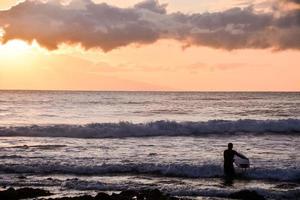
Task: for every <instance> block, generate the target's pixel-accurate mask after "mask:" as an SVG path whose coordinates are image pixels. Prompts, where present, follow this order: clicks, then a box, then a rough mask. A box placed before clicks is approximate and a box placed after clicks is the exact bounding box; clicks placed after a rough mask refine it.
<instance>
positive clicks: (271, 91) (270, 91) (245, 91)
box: [0, 89, 300, 93]
mask: <svg viewBox="0 0 300 200" xmlns="http://www.w3.org/2000/svg"><path fill="white" fill-rule="evenodd" d="M2 91H28V92H170V93H172V92H178V93H180V92H182V93H184V92H190V93H193V92H195V93H197V92H203V93H209V92H211V93H213V92H216V93H217V92H228V93H230V92H232V93H233V92H244V93H247V92H249V93H254V92H256V93H260V92H261V93H284V92H286V93H300V90H73V89H0V92H2Z"/></svg>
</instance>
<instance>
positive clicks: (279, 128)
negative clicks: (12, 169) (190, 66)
mask: <svg viewBox="0 0 300 200" xmlns="http://www.w3.org/2000/svg"><path fill="white" fill-rule="evenodd" d="M238 133H255V134H263V133H272V134H297V135H298V134H299V133H300V119H284V120H250V119H248V120H237V121H227V120H212V121H207V122H175V121H155V122H149V123H139V124H134V123H130V122H120V123H94V124H87V125H45V126H37V125H32V126H22V127H20V126H18V127H0V136H31V137H72V138H107V137H110V138H114V137H117V138H121V137H147V136H191V135H193V136H201V135H207V134H218V135H225V134H238Z"/></svg>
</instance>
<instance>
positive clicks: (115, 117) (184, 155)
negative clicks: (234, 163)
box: [0, 91, 300, 200]
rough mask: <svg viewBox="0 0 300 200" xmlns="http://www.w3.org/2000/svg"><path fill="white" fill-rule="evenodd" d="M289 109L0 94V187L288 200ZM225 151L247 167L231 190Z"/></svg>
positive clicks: (281, 104)
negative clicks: (248, 194)
mask: <svg viewBox="0 0 300 200" xmlns="http://www.w3.org/2000/svg"><path fill="white" fill-rule="evenodd" d="M299 108H300V93H222V92H221V93H176V92H175V93H155V94H153V93H151V92H148V93H139V92H130V93H126V92H122V93H118V92H113V93H109V92H85V93H80V92H79V93H78V92H48V93H47V92H33V91H25V92H13V91H11V92H5V91H0V136H1V137H0V161H1V163H0V186H1V187H14V188H22V187H29V188H42V189H47V190H49V191H51V192H52V193H55V194H57V195H64V196H70V195H75V196H77V195H82V194H90V195H91V194H92V195H96V193H97V192H99V191H106V192H114V191H126V190H141V189H159V190H160V191H162V192H164V193H168V194H171V195H172V196H188V197H191V198H194V199H197V198H198V199H218V198H221V199H224V198H225V199H226V198H227V197H228V195H229V194H232V193H234V192H239V191H242V190H245V189H247V190H251V191H255V192H256V193H258V194H260V195H262V196H264V197H265V198H266V199H275V200H277V199H278V200H279V199H280V200H281V199H296V198H297V195H298V196H299V191H300V187H299V184H300V183H299V180H300V171H299V170H300V159H299V156H298V154H299V148H298V146H299V143H300V137H299V133H300V110H299ZM120 121H121V122H120ZM125 121H129V122H125ZM92 122H97V123H92ZM228 142H232V143H233V144H234V149H235V150H237V151H238V152H241V153H243V154H244V155H246V156H247V157H249V158H250V163H251V166H250V169H249V170H247V171H246V172H242V171H240V172H239V170H238V169H237V171H238V172H239V173H240V174H241V175H240V176H239V178H238V179H236V180H235V182H234V183H233V184H232V185H226V184H224V181H223V179H222V177H223V167H222V162H223V155H222V154H223V151H224V150H225V149H226V148H227V143H228ZM218 196H219V197H218ZM221 196H222V197H221ZM223 197H224V198H223Z"/></svg>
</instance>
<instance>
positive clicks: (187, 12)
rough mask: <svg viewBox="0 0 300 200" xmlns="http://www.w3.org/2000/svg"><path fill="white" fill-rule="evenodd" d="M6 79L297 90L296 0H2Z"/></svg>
mask: <svg viewBox="0 0 300 200" xmlns="http://www.w3.org/2000/svg"><path fill="white" fill-rule="evenodd" d="M0 41H1V42H2V44H0V89H34V90H49V89H50V90H163V91H165V90H169V91H174V90H179V91H185V90H188V91H300V61H299V58H300V1H299V0H253V1H249V0H160V1H155V0H146V1H145V0H144V1H143V0H109V1H104V0H102V1H101V0H95V1H91V0H73V1H70V0H62V1H59V0H48V1H47V0H27V1H18V0H0Z"/></svg>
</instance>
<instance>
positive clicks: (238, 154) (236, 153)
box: [234, 151, 249, 160]
mask: <svg viewBox="0 0 300 200" xmlns="http://www.w3.org/2000/svg"><path fill="white" fill-rule="evenodd" d="M234 154H235V155H237V156H238V157H241V158H244V159H247V160H249V159H248V158H247V157H246V156H244V155H242V154H240V153H238V152H236V151H234Z"/></svg>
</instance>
